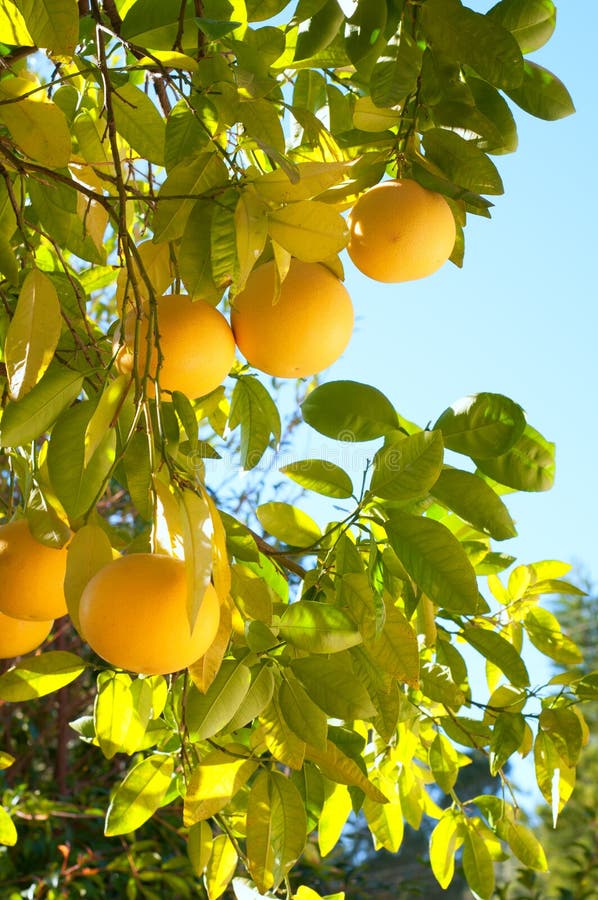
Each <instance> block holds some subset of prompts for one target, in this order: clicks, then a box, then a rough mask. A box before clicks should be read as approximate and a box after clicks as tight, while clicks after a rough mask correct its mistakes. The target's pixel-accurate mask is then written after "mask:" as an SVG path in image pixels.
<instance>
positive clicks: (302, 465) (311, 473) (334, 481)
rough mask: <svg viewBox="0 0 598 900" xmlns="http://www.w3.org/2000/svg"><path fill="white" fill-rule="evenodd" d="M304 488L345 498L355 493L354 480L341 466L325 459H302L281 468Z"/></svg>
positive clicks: (328, 495)
mask: <svg viewBox="0 0 598 900" xmlns="http://www.w3.org/2000/svg"><path fill="white" fill-rule="evenodd" d="M279 471H280V472H282V473H283V474H284V475H288V477H289V478H292V480H293V481H296V482H297V484H300V485H301V487H302V488H305V489H306V490H308V491H315V493H316V494H323V495H324V496H325V497H336V498H338V499H345V498H346V497H351V496H352V494H353V482H352V481H351V478H350V477H349V475H348V474H347V473H346V472H345V470H344V469H341V467H340V466H337V465H335V463H333V462H328V461H327V460H324V459H301V460H297V461H296V462H292V463H289V464H288V465H286V466H283V467H282V468H281V469H280V470H279Z"/></svg>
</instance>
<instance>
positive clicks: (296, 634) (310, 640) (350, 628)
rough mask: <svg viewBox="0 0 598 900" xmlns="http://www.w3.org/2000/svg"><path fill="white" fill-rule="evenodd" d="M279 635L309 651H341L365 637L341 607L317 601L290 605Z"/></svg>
mask: <svg viewBox="0 0 598 900" xmlns="http://www.w3.org/2000/svg"><path fill="white" fill-rule="evenodd" d="M280 636H281V637H282V638H283V640H285V641H289V643H291V644H293V645H294V646H295V647H299V648H300V649H301V650H307V651H308V652H310V653H338V652H339V651H341V650H348V649H349V648H350V647H355V646H356V645H357V644H360V643H361V640H362V638H361V634H360V632H359V629H358V628H357V625H356V624H355V622H353V620H352V619H351V618H349V616H348V615H347V614H346V613H345V612H343V610H342V609H340V608H339V607H338V606H334V605H333V604H331V603H319V602H316V601H314V600H300V601H299V602H298V603H291V605H290V606H288V607H287V609H286V610H285V611H284V613H283V615H282V617H281V620H280Z"/></svg>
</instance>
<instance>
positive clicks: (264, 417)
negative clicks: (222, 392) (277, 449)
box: [229, 375, 281, 469]
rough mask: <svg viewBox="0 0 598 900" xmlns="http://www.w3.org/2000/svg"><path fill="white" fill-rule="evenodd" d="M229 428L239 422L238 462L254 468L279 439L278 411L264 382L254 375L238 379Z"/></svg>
mask: <svg viewBox="0 0 598 900" xmlns="http://www.w3.org/2000/svg"><path fill="white" fill-rule="evenodd" d="M229 425H230V428H231V429H234V428H236V427H237V426H238V425H240V426H241V448H240V449H241V465H242V466H243V468H244V469H253V468H254V467H255V466H257V464H258V463H259V461H260V459H261V458H262V456H263V455H264V453H265V452H266V450H267V448H268V446H269V444H270V435H272V436H273V438H274V440H275V441H276V442H277V443H278V441H280V427H281V426H280V413H279V412H278V407H277V406H276V404H275V403H274V400H273V399H272V397H271V396H270V394H269V392H268V391H267V390H266V388H265V387H264V385H263V384H262V383H261V382H260V381H258V379H257V378H255V377H254V376H253V375H244V376H242V377H240V378H238V379H237V381H236V384H235V387H234V390H233V396H232V401H231V409H230V416H229Z"/></svg>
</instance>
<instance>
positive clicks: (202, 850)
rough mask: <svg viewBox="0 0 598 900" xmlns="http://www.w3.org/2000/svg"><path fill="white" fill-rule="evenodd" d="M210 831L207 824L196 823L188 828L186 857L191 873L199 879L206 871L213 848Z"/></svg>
mask: <svg viewBox="0 0 598 900" xmlns="http://www.w3.org/2000/svg"><path fill="white" fill-rule="evenodd" d="M213 844H214V841H213V838H212V829H211V828H210V826H209V825H208V823H207V822H198V823H197V825H192V826H191V827H190V828H189V833H188V835H187V855H188V856H189V861H190V862H191V865H192V866H193V871H194V872H195V874H196V875H197V877H198V878H201V877H202V876H203V874H204V872H205V871H206V868H207V866H208V863H209V861H210V857H211V855H212V848H213Z"/></svg>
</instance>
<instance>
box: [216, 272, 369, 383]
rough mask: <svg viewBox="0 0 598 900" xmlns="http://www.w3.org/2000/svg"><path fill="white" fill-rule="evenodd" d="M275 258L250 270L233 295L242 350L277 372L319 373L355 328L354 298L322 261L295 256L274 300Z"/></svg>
mask: <svg viewBox="0 0 598 900" xmlns="http://www.w3.org/2000/svg"><path fill="white" fill-rule="evenodd" d="M274 292H275V269H274V262H268V263H265V265H263V266H260V267H259V268H257V269H254V271H253V272H252V273H251V275H250V276H249V278H248V279H247V284H246V285H245V288H244V290H242V291H241V292H240V293H239V294H238V295H237V296H236V297H235V298H234V300H233V308H232V313H231V324H232V328H233V332H234V335H235V340H236V342H237V345H238V347H239V350H240V351H241V353H242V354H243V356H244V357H245V359H246V360H247V361H248V362H249V363H250V364H251V365H252V366H255V367H256V369H261V371H262V372H266V373H267V374H268V375H274V376H276V377H277V378H304V377H306V376H308V375H315V374H316V372H321V371H322V369H326V368H327V367H328V366H330V365H332V363H333V362H335V361H336V360H337V359H338V358H339V356H340V355H341V353H343V351H344V350H345V348H346V346H347V344H348V343H349V340H350V338H351V334H352V331H353V304H352V303H351V298H350V297H349V294H348V292H347V290H346V288H345V287H344V285H343V284H342V282H341V281H339V279H338V278H337V277H336V275H333V273H332V272H331V271H330V270H329V269H327V268H326V267H325V266H322V265H320V263H306V262H301V261H300V260H298V259H293V260H291V266H290V269H289V272H288V275H287V277H286V278H285V280H284V281H283V283H282V287H281V291H280V297H279V298H278V300H277V301H275V297H274Z"/></svg>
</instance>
